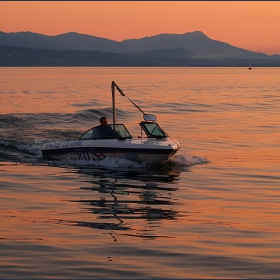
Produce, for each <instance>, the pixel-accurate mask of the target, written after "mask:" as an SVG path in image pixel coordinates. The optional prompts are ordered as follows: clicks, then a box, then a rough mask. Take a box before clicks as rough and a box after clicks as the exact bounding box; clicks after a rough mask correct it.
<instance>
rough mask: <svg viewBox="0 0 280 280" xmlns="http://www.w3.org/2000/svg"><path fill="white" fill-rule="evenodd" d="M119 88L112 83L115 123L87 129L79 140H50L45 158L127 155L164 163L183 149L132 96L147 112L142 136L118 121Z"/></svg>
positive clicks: (45, 148)
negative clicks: (134, 136) (134, 137)
mask: <svg viewBox="0 0 280 280" xmlns="http://www.w3.org/2000/svg"><path fill="white" fill-rule="evenodd" d="M115 88H117V89H118V91H119V92H120V93H121V95H123V96H125V95H124V93H123V91H122V90H121V89H120V88H119V87H118V86H117V85H116V83H115V82H114V81H113V82H112V97H113V124H109V125H107V126H106V127H104V126H95V127H93V128H91V129H89V130H88V131H86V132H85V133H84V134H83V135H82V136H81V137H80V139H78V140H72V141H60V142H53V143H46V144H44V145H43V147H42V149H41V150H42V154H43V157H44V158H46V159H57V160H65V159H69V160H87V161H90V160H101V159H104V158H107V157H118V158H126V159H130V160H134V161H143V160H149V161H154V162H164V161H166V160H168V159H169V158H170V157H171V156H172V155H174V154H175V153H176V152H177V151H178V150H179V148H180V145H179V143H178V142H177V141H176V140H173V139H172V138H171V137H169V136H168V135H167V133H166V132H165V131H164V130H163V129H162V128H161V127H160V126H159V125H158V124H157V123H156V117H155V116H154V115H150V114H145V113H144V112H143V111H142V110H141V109H140V108H139V107H138V106H137V105H136V104H135V103H134V102H133V101H131V100H130V99H129V98H128V97H127V98H128V99H129V100H130V101H131V102H132V103H133V104H134V105H135V106H136V107H137V108H138V109H139V110H140V111H141V112H142V113H143V118H144V120H143V121H141V122H140V123H139V125H140V129H141V136H140V137H138V138H136V139H133V138H132V137H131V135H130V133H129V131H128V130H127V128H126V127H125V126H124V125H123V124H116V123H115V120H116V110H115V90H114V89H115Z"/></svg>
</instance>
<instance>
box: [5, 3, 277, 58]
mask: <svg viewBox="0 0 280 280" xmlns="http://www.w3.org/2000/svg"><path fill="white" fill-rule="evenodd" d="M0 31H3V32H20V31H31V32H36V33H41V34H45V35H58V34H62V33H67V32H71V31H74V32H78V33H82V34H88V35H93V36H97V37H102V38H107V39H111V40H115V41H122V40H125V39H132V38H136V39H139V38H143V37H146V36H153V35H157V34H161V33H170V34H172V33H176V34H183V33H187V32H193V31H202V32H203V33H204V34H205V35H207V36H208V37H209V38H211V39H214V40H218V41H222V42H226V43H229V44H231V45H233V46H235V47H240V48H243V49H247V50H251V51H255V52H264V53H266V54H280V36H279V31H280V2H279V1H275V2H274V1H236V2H230V1H224V2H218V1H202V2H200V1H198V2H196V1H57V2H54V1H53V2H49V1H42V2H39V1H38V2H33V1H30V2H29V1H19V2H13V1H11V2H10V1H4V2H3V1H2V2H0Z"/></svg>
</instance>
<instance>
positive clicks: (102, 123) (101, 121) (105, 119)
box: [99, 117, 108, 126]
mask: <svg viewBox="0 0 280 280" xmlns="http://www.w3.org/2000/svg"><path fill="white" fill-rule="evenodd" d="M99 121H100V126H106V125H108V124H107V123H108V122H107V118H106V117H101V118H100V120H99Z"/></svg>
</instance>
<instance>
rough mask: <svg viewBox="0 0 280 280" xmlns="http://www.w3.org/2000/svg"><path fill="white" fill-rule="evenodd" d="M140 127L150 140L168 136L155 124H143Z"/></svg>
mask: <svg viewBox="0 0 280 280" xmlns="http://www.w3.org/2000/svg"><path fill="white" fill-rule="evenodd" d="M140 126H141V127H142V129H143V130H144V131H145V133H146V134H147V136H148V138H165V137H168V135H167V134H166V133H165V132H164V130H163V129H162V128H160V126H159V125H158V124H157V123H155V122H141V123H140Z"/></svg>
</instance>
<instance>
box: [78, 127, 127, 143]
mask: <svg viewBox="0 0 280 280" xmlns="http://www.w3.org/2000/svg"><path fill="white" fill-rule="evenodd" d="M80 139H81V140H89V139H119V140H124V139H132V137H131V135H130V133H129V132H128V130H127V129H126V127H125V126H124V125H123V124H108V125H106V126H102V125H99V126H96V127H93V128H91V129H90V130H88V131H87V132H85V133H84V134H83V135H82V136H81V137H80Z"/></svg>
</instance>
